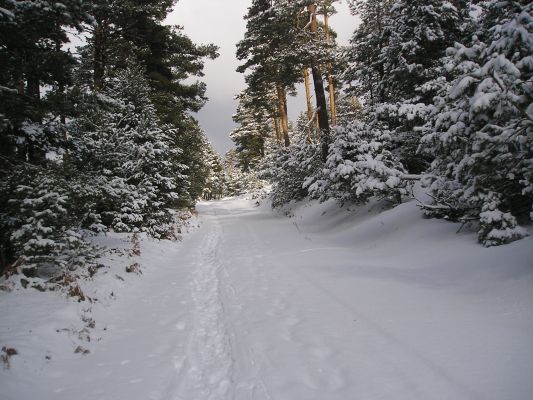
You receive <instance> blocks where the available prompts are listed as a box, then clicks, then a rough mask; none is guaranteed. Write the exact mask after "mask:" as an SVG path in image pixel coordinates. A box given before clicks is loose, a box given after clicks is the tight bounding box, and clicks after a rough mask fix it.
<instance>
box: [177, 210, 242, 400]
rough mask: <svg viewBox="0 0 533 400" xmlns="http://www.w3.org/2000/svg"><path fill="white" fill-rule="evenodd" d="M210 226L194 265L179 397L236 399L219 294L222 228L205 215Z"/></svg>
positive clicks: (229, 346)
mask: <svg viewBox="0 0 533 400" xmlns="http://www.w3.org/2000/svg"><path fill="white" fill-rule="evenodd" d="M206 219H208V221H206V222H207V223H206V227H209V231H208V232H207V234H206V236H205V238H204V240H203V241H202V244H201V246H200V247H199V249H198V253H197V254H196V257H195V262H194V264H193V265H192V268H193V271H192V278H191V282H190V291H191V297H192V301H193V321H192V328H191V332H190V337H189V343H188V346H187V349H186V355H185V359H184V361H183V362H182V363H181V364H180V366H179V367H180V368H176V369H177V370H178V371H179V373H180V374H182V377H181V378H182V379H181V385H180V387H179V388H178V393H177V395H178V397H177V398H178V399H183V400H191V399H194V400H220V399H231V398H233V397H234V396H233V391H234V390H233V386H234V385H233V378H232V374H233V360H232V352H231V345H230V341H229V336H228V332H227V327H226V320H225V312H224V305H223V302H222V299H221V293H220V278H219V274H220V269H221V264H220V263H219V262H218V260H217V249H218V246H219V242H220V236H221V227H220V225H219V223H218V221H216V218H210V217H206Z"/></svg>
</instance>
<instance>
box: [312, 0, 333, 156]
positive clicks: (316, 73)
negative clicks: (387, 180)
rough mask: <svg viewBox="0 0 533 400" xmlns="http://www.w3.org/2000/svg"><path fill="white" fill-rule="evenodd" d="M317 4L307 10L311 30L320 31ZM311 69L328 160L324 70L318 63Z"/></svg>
mask: <svg viewBox="0 0 533 400" xmlns="http://www.w3.org/2000/svg"><path fill="white" fill-rule="evenodd" d="M316 10H317V7H316V4H310V5H308V6H307V11H308V13H309V16H310V18H311V32H313V33H315V34H316V32H317V31H318V23H317V19H316ZM311 71H312V73H313V82H314V86H315V96H316V105H317V114H318V123H319V126H320V143H321V147H322V160H323V161H324V162H326V160H327V157H328V151H329V143H330V140H331V139H330V129H329V120H328V108H327V107H328V106H327V103H326V95H325V94H324V82H323V80H322V72H321V71H320V67H319V66H318V65H312V67H311Z"/></svg>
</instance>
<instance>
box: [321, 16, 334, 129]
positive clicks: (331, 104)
mask: <svg viewBox="0 0 533 400" xmlns="http://www.w3.org/2000/svg"><path fill="white" fill-rule="evenodd" d="M324 29H325V30H326V43H327V44H328V45H329V44H330V43H331V34H330V31H329V16H328V9H327V7H324ZM327 70H328V85H329V88H328V91H329V108H330V111H331V125H333V126H335V125H337V105H336V104H335V84H334V82H333V75H332V70H333V67H332V65H331V63H328V65H327Z"/></svg>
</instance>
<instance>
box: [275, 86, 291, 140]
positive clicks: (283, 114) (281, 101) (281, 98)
mask: <svg viewBox="0 0 533 400" xmlns="http://www.w3.org/2000/svg"><path fill="white" fill-rule="evenodd" d="M276 91H277V94H278V113H279V115H280V120H281V131H282V133H283V141H284V144H285V147H289V146H290V144H291V141H290V138H289V117H288V115H287V93H286V92H285V88H284V87H283V86H281V85H277V86H276Z"/></svg>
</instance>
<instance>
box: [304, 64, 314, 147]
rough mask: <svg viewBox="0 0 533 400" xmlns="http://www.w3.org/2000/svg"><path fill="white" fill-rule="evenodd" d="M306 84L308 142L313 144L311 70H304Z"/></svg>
mask: <svg viewBox="0 0 533 400" xmlns="http://www.w3.org/2000/svg"><path fill="white" fill-rule="evenodd" d="M303 75H304V83H305V101H306V103H307V135H308V136H307V141H308V142H309V143H312V142H313V106H312V104H311V84H310V81H309V70H308V69H307V68H304V69H303Z"/></svg>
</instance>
